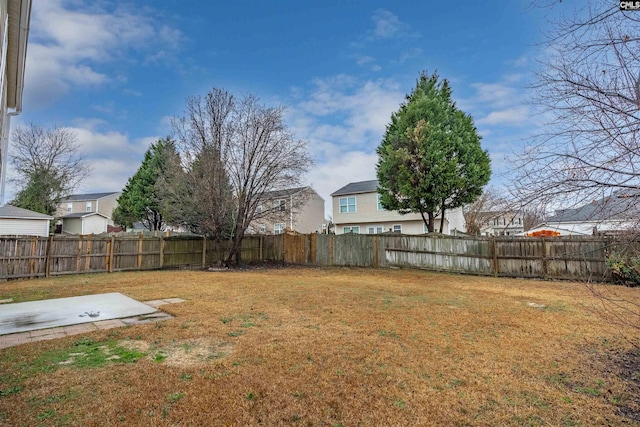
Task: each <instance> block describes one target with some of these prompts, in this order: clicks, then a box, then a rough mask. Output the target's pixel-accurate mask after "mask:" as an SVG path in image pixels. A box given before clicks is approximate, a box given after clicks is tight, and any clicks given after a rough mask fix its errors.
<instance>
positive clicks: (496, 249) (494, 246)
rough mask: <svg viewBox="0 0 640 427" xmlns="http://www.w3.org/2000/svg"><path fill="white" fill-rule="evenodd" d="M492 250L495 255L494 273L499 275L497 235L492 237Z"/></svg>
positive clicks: (496, 275)
mask: <svg viewBox="0 0 640 427" xmlns="http://www.w3.org/2000/svg"><path fill="white" fill-rule="evenodd" d="M491 252H492V255H493V275H494V276H495V277H498V248H497V246H496V236H493V237H492V238H491Z"/></svg>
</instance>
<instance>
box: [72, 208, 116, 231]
mask: <svg viewBox="0 0 640 427" xmlns="http://www.w3.org/2000/svg"><path fill="white" fill-rule="evenodd" d="M61 219H62V234H100V233H106V232H107V228H108V223H109V219H110V218H109V217H108V216H106V215H104V214H102V213H100V212H86V213H82V212H78V213H72V214H69V215H65V216H63V217H62V218H61Z"/></svg>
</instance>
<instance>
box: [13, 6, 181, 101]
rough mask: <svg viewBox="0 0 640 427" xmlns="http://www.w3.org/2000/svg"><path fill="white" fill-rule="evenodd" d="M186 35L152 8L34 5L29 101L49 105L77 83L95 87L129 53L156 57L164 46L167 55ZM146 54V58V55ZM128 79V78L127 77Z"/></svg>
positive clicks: (27, 93) (29, 61)
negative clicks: (164, 22)
mask: <svg viewBox="0 0 640 427" xmlns="http://www.w3.org/2000/svg"><path fill="white" fill-rule="evenodd" d="M182 39H183V37H182V35H181V33H180V32H179V31H177V30H175V29H172V28H170V27H168V26H167V25H165V24H163V23H161V22H160V20H158V19H156V18H155V17H154V15H153V13H152V12H151V11H150V10H149V9H145V8H140V9H136V10H134V9H132V8H127V7H123V6H117V7H115V9H113V10H106V9H104V8H101V7H100V6H97V5H92V4H89V5H87V4H82V3H79V2H63V1H62V0H47V1H39V2H35V3H34V5H33V9H32V17H31V27H30V34H29V47H28V50H27V64H26V76H25V80H26V82H27V84H26V87H25V99H26V101H25V103H28V104H29V105H30V106H31V107H32V108H33V107H40V106H43V105H48V104H50V103H51V102H53V101H54V100H55V99H57V98H59V97H61V96H63V95H64V94H65V93H67V92H68V91H69V90H70V88H71V87H72V86H81V87H94V86H99V85H103V84H105V83H107V82H109V81H112V80H113V81H117V82H120V83H122V78H123V76H117V75H116V76H114V77H111V75H112V74H113V73H109V72H107V71H106V70H105V69H104V67H105V66H106V64H113V63H117V60H119V59H121V58H123V57H124V55H125V54H126V53H127V52H130V51H132V50H133V51H136V52H137V53H138V55H140V56H142V57H143V59H144V58H145V57H148V58H152V56H153V55H157V51H158V49H157V48H159V47H161V48H162V52H164V55H165V56H166V55H167V54H168V53H167V52H172V51H173V50H175V49H176V48H177V46H178V45H179V43H180V42H181V40H182ZM145 55H146V56H145ZM124 80H125V82H126V77H124Z"/></svg>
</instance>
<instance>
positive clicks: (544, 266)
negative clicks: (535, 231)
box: [541, 236, 547, 279]
mask: <svg viewBox="0 0 640 427" xmlns="http://www.w3.org/2000/svg"><path fill="white" fill-rule="evenodd" d="M541 241H542V278H543V279H546V278H547V242H546V241H545V240H544V236H542V237H541Z"/></svg>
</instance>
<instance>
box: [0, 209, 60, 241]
mask: <svg viewBox="0 0 640 427" xmlns="http://www.w3.org/2000/svg"><path fill="white" fill-rule="evenodd" d="M52 219H53V217H51V216H49V215H45V214H41V213H39V212H34V211H30V210H28V209H22V208H18V207H15V206H12V205H4V206H0V235H3V236H7V235H9V236H42V237H47V236H48V235H49V226H50V224H51V220H52Z"/></svg>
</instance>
